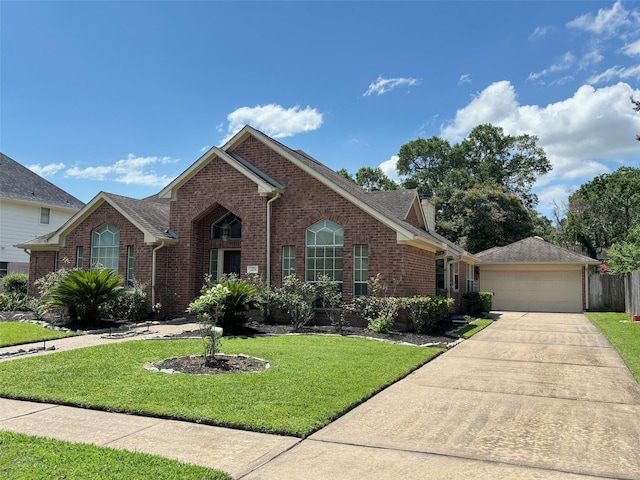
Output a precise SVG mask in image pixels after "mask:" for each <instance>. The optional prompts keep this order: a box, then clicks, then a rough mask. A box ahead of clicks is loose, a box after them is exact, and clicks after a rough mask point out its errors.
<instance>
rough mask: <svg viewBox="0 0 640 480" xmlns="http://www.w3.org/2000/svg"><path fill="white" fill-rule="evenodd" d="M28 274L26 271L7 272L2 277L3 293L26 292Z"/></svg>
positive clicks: (23, 293)
mask: <svg viewBox="0 0 640 480" xmlns="http://www.w3.org/2000/svg"><path fill="white" fill-rule="evenodd" d="M28 285H29V276H28V275H27V274H26V273H9V274H8V275H5V276H4V277H2V291H3V292H4V293H19V294H21V295H26V294H27V287H28Z"/></svg>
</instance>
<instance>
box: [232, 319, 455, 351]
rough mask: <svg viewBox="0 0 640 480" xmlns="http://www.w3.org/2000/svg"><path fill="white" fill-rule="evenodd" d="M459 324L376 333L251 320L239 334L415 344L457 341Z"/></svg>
mask: <svg viewBox="0 0 640 480" xmlns="http://www.w3.org/2000/svg"><path fill="white" fill-rule="evenodd" d="M457 327H458V326H457V325H456V324H454V323H453V322H452V321H449V320H443V321H441V322H438V323H437V324H436V325H435V326H434V328H433V330H432V331H430V332H427V333H416V332H413V331H392V332H389V333H375V332H372V331H371V330H368V329H367V328H365V327H358V326H352V325H349V326H346V327H344V328H343V330H342V332H338V331H337V330H336V328H335V327H333V326H331V325H308V326H305V327H303V328H301V329H298V330H296V329H294V328H293V325H290V324H286V323H285V324H282V323H267V322H255V321H252V322H249V323H247V324H246V325H245V326H244V329H243V330H242V331H241V332H238V334H239V335H246V336H255V335H264V334H272V335H284V334H287V333H308V334H333V335H335V334H340V335H345V336H347V335H351V336H361V337H370V338H380V339H384V340H389V341H392V342H398V343H410V344H413V345H426V344H431V343H442V344H447V343H451V342H455V341H456V340H457V339H458V337H457V336H455V335H452V334H451V333H449V332H451V331H452V330H455V329H456V328H457Z"/></svg>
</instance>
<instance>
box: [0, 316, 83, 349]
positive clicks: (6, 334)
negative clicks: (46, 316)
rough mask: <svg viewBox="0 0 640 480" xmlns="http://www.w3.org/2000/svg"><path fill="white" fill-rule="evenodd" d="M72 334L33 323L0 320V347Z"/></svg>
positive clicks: (71, 334)
mask: <svg viewBox="0 0 640 480" xmlns="http://www.w3.org/2000/svg"><path fill="white" fill-rule="evenodd" d="M73 335H74V334H73V333H67V332H59V331H57V330H51V329H50V328H44V327H41V326H40V325H35V324H33V323H24V322H0V347H10V346H12V345H22V344H24V343H34V342H43V341H46V340H55V339H57V338H65V337H71V336H73Z"/></svg>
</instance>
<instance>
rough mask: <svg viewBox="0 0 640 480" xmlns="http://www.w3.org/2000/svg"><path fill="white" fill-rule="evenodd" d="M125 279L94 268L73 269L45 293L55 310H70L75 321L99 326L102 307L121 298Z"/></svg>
mask: <svg viewBox="0 0 640 480" xmlns="http://www.w3.org/2000/svg"><path fill="white" fill-rule="evenodd" d="M123 284H124V279H123V278H122V276H120V275H118V274H117V273H116V272H114V271H113V270H109V269H106V268H92V269H90V270H72V271H70V272H69V273H68V274H67V275H66V276H65V278H64V279H63V280H61V281H60V282H58V283H57V284H55V285H53V286H52V287H51V288H49V290H48V291H47V293H46V294H45V301H46V303H47V305H49V306H51V307H67V308H68V309H69V317H70V319H71V322H81V323H84V324H91V323H95V322H96V321H97V320H98V319H99V318H100V307H101V306H102V305H104V304H105V303H107V302H109V301H111V300H114V299H116V298H118V296H119V295H120V294H121V292H122V289H123Z"/></svg>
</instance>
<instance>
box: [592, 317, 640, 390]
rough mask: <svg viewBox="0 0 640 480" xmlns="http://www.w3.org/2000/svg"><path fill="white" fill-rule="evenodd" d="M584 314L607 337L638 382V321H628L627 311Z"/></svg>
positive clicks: (639, 325)
mask: <svg viewBox="0 0 640 480" xmlns="http://www.w3.org/2000/svg"><path fill="white" fill-rule="evenodd" d="M585 315H586V316H587V318H588V319H589V320H591V322H592V323H593V324H595V325H596V326H597V327H598V328H599V329H600V331H601V332H602V333H603V334H604V336H605V337H607V339H608V340H609V341H610V342H611V344H612V345H613V346H614V347H615V349H616V350H617V351H618V353H619V354H620V356H621V357H622V359H623V360H624V363H626V364H627V366H628V367H629V370H631V373H633V376H634V377H636V380H638V382H640V322H630V321H629V314H628V313H600V312H590V313H586V314H585Z"/></svg>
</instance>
